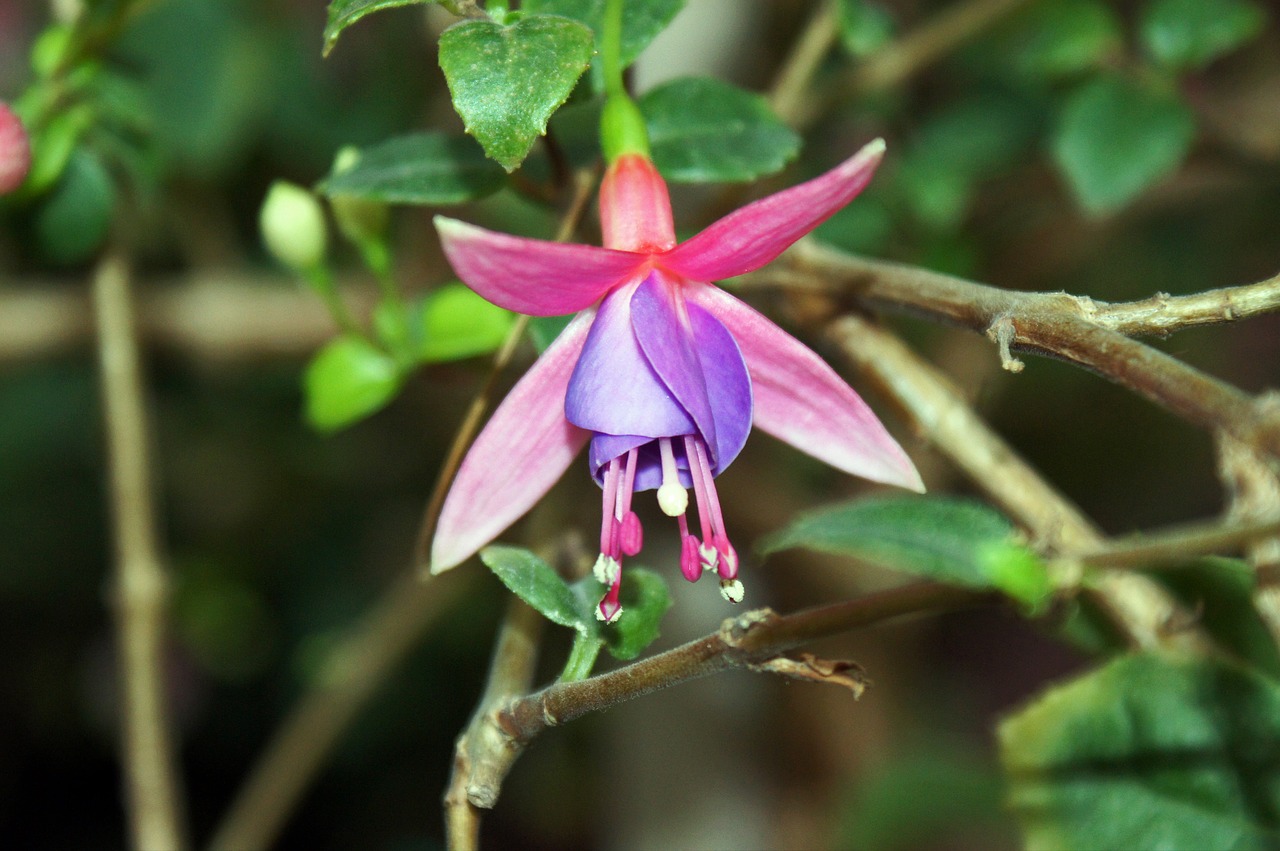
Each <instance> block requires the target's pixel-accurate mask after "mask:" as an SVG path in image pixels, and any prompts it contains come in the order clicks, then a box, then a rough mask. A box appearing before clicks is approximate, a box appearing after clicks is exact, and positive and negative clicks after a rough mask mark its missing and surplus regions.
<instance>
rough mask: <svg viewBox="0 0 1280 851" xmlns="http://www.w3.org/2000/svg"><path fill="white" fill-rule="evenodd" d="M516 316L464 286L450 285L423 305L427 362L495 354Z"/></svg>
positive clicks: (423, 340) (434, 294)
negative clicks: (489, 353) (493, 352)
mask: <svg viewBox="0 0 1280 851" xmlns="http://www.w3.org/2000/svg"><path fill="white" fill-rule="evenodd" d="M515 321H516V320H515V315H514V314H512V313H511V312H510V311H509V310H503V309H502V308H501V307H498V306H497V305H493V304H490V303H489V302H487V301H485V300H484V299H483V298H481V297H480V296H478V295H476V294H475V293H474V292H472V291H471V290H469V289H467V288H466V287H464V286H463V285H462V284H448V285H446V286H443V287H441V288H440V289H438V290H436V291H435V292H433V293H432V294H431V295H430V296H428V297H427V300H426V301H425V302H424V303H423V305H422V347H421V350H420V351H419V353H418V356H419V357H420V358H421V359H422V360H423V361H427V362H431V361H449V360H459V359H460V358H469V357H474V356H476V355H482V354H486V353H488V352H492V351H494V350H495V349H497V348H498V346H500V345H502V341H503V340H505V339H506V338H507V334H508V333H510V331H511V326H512V325H513V324H514V323H515Z"/></svg>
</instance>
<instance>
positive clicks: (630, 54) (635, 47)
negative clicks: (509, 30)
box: [521, 0, 685, 89]
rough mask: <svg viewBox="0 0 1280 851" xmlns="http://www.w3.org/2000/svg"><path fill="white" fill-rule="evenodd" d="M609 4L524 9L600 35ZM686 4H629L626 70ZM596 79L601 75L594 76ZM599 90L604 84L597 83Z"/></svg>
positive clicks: (546, 0) (676, 0) (629, 0)
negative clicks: (563, 19) (565, 20)
mask: <svg viewBox="0 0 1280 851" xmlns="http://www.w3.org/2000/svg"><path fill="white" fill-rule="evenodd" d="M605 2H606V0H525V2H524V3H523V4H522V5H521V8H522V9H524V10H525V11H526V12H530V13H542V14H548V15H563V16H564V17H566V18H572V19H573V20H575V21H578V22H580V23H583V24H586V25H587V26H588V27H590V28H591V30H592V32H594V33H597V34H598V33H600V31H601V28H602V26H603V23H604V7H605ZM684 4H685V0H626V3H625V4H624V6H623V9H622V67H623V68H625V67H627V66H628V65H630V64H631V63H632V62H634V61H635V58H636V57H637V56H639V55H640V53H641V52H642V51H643V50H644V49H645V48H646V47H648V46H649V42H651V41H653V39H654V37H655V36H657V35H658V33H660V32H662V31H663V30H664V29H666V27H667V24H669V23H671V19H672V18H674V17H675V16H676V14H677V13H678V12H679V11H680V10H681V9H683V8H684ZM596 64H598V63H596ZM592 76H593V78H595V77H598V76H599V75H598V74H595V73H593V74H592ZM595 85H596V88H597V89H599V88H601V86H602V84H601V81H600V80H598V79H596V80H595Z"/></svg>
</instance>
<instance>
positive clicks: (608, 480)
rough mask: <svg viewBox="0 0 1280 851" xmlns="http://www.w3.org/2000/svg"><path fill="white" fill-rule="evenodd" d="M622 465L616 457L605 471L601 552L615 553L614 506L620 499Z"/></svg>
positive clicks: (601, 520)
mask: <svg viewBox="0 0 1280 851" xmlns="http://www.w3.org/2000/svg"><path fill="white" fill-rule="evenodd" d="M621 469H622V465H621V464H619V463H618V459H617V458H614V459H613V460H612V461H610V462H609V468H608V469H607V470H605V473H604V487H603V491H604V506H603V508H602V510H601V512H600V514H601V517H600V552H601V554H604V555H613V554H614V549H613V523H614V506H615V504H616V503H617V501H618V479H619V478H620V476H619V473H620V472H621Z"/></svg>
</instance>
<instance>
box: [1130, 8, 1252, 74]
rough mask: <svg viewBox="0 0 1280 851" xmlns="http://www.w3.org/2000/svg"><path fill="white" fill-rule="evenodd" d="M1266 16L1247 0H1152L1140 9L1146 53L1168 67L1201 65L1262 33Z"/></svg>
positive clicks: (1181, 67) (1178, 67) (1195, 66)
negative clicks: (1141, 10)
mask: <svg viewBox="0 0 1280 851" xmlns="http://www.w3.org/2000/svg"><path fill="white" fill-rule="evenodd" d="M1266 22H1267V16H1266V13H1265V12H1263V11H1262V9H1261V8H1259V7H1258V6H1257V5H1255V4H1253V3H1250V2H1248V0H1153V2H1150V3H1148V4H1147V6H1146V8H1144V9H1143V12H1142V23H1141V28H1140V32H1141V34H1142V43H1143V45H1145V46H1146V48H1147V52H1148V53H1150V54H1151V55H1152V56H1153V57H1154V58H1155V59H1157V60H1158V61H1160V62H1163V63H1164V64H1165V65H1168V66H1169V67H1171V68H1176V69H1179V70H1187V69H1195V68H1200V67H1203V66H1205V65H1207V64H1209V63H1210V62H1212V61H1213V60H1214V59H1217V58H1218V57H1219V56H1222V55H1223V54H1224V53H1228V52H1230V51H1232V50H1234V49H1235V48H1237V47H1239V46H1240V45H1242V44H1244V43H1245V42H1246V41H1248V40H1249V39H1251V38H1253V37H1254V36H1256V35H1257V34H1258V33H1260V32H1262V28H1263V27H1264V26H1265V25H1266Z"/></svg>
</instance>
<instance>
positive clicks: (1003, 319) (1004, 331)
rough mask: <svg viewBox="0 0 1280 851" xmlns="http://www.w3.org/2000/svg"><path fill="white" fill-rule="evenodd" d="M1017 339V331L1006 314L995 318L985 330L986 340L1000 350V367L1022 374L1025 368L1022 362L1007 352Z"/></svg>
mask: <svg viewBox="0 0 1280 851" xmlns="http://www.w3.org/2000/svg"><path fill="white" fill-rule="evenodd" d="M1017 337H1018V329H1017V328H1016V327H1014V324H1013V319H1011V318H1010V317H1009V316H1008V315H1007V314H1006V315H1003V316H999V317H997V318H996V320H995V321H994V322H992V323H991V325H990V326H989V327H988V328H987V338H988V339H989V340H991V341H992V342H993V343H995V344H996V346H998V347H999V349H1000V366H1001V367H1002V368H1004V369H1006V370H1008V371H1009V372H1012V373H1019V372H1022V370H1023V368H1024V367H1025V366H1026V364H1024V363H1023V362H1022V361H1020V360H1018V359H1017V358H1015V357H1014V356H1013V353H1012V352H1010V350H1009V347H1010V346H1011V345H1012V344H1013V342H1014V341H1015V340H1016V339H1017Z"/></svg>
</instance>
